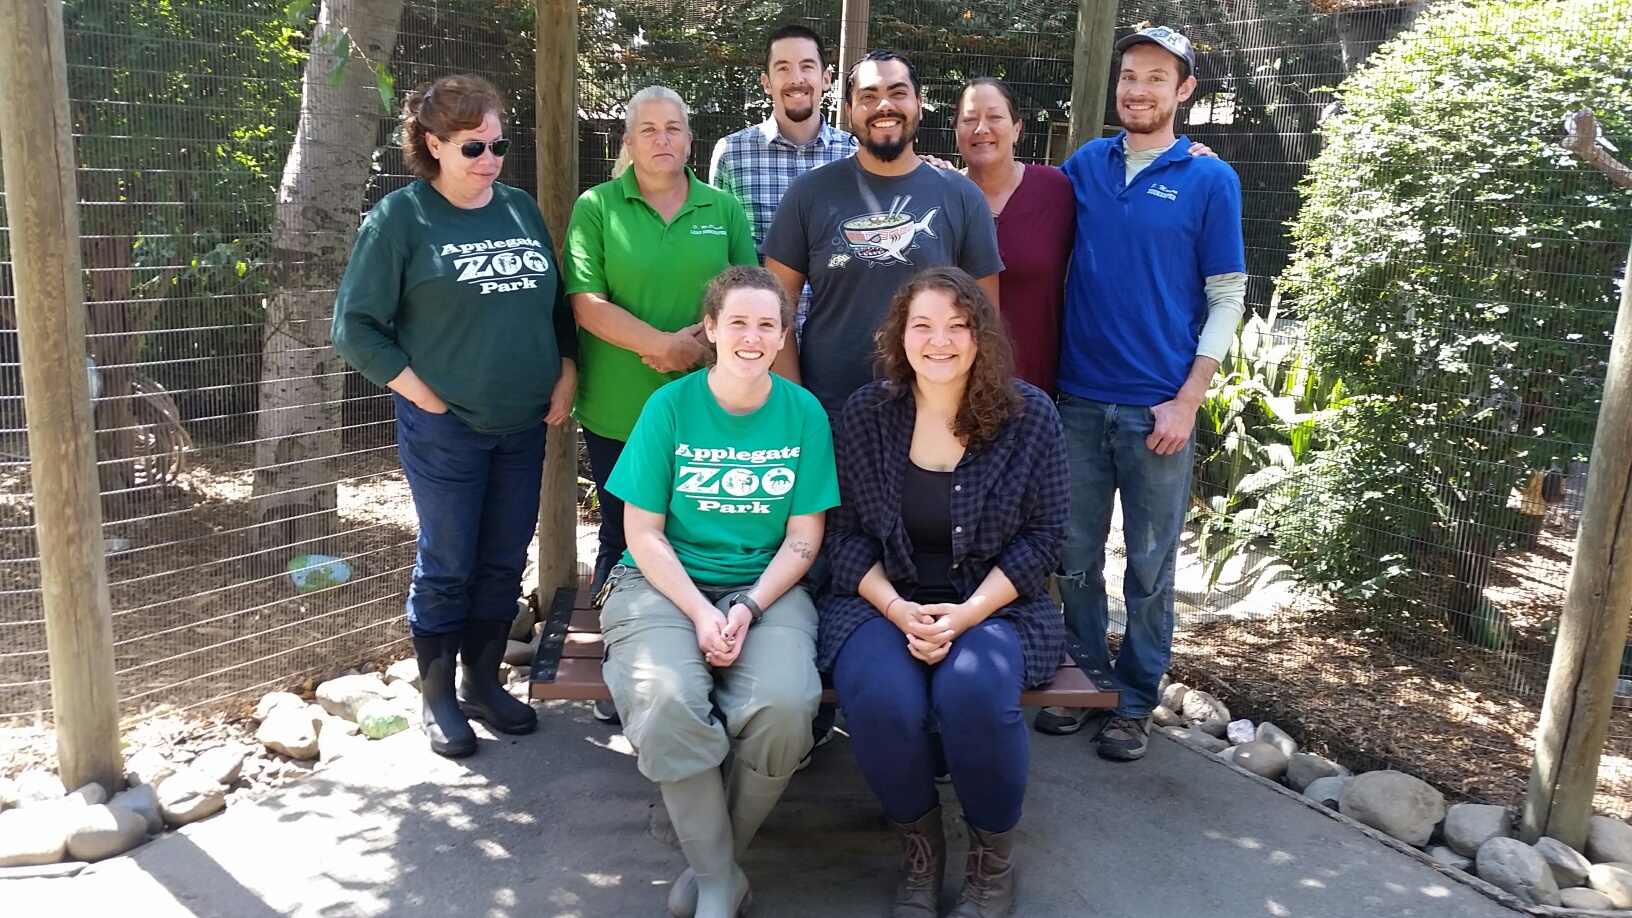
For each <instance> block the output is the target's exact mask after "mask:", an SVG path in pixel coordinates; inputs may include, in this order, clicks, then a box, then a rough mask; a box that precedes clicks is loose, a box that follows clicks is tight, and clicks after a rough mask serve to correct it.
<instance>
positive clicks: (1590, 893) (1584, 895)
mask: <svg viewBox="0 0 1632 918" xmlns="http://www.w3.org/2000/svg"><path fill="white" fill-rule="evenodd" d="M1558 904H1559V905H1562V906H1564V907H1565V908H1587V909H1599V910H1606V909H1612V908H1614V907H1615V902H1614V900H1612V899H1610V898H1609V897H1608V896H1606V895H1604V894H1603V893H1601V892H1599V891H1598V890H1596V889H1587V888H1586V887H1584V886H1577V887H1574V888H1573V889H1561V890H1559V891H1558Z"/></svg>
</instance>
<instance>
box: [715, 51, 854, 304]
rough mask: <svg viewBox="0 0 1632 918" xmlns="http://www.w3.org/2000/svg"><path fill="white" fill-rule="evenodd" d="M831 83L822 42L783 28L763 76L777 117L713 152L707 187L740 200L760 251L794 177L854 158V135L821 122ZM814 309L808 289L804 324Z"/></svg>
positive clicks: (724, 140)
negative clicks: (727, 192)
mask: <svg viewBox="0 0 1632 918" xmlns="http://www.w3.org/2000/svg"><path fill="white" fill-rule="evenodd" d="M832 83H833V71H832V70H831V69H830V68H829V67H828V65H827V51H826V49H825V48H824V47H823V46H822V39H821V37H820V36H818V35H817V34H816V33H815V32H813V31H811V30H810V29H807V28H805V27H804V26H801V25H785V26H783V27H781V28H779V29H777V30H776V31H775V32H772V33H771V37H770V38H768V39H766V41H765V72H764V73H762V74H760V75H759V85H760V86H762V87H764V89H765V92H766V94H768V95H769V96H770V97H771V117H769V118H767V119H765V121H764V122H763V123H761V124H755V125H750V126H749V127H745V128H743V129H742V130H740V131H737V132H736V133H734V134H729V135H727V136H725V137H722V138H720V142H719V143H718V144H715V146H714V157H713V159H712V160H711V161H710V163H709V169H708V174H709V183H710V184H712V185H713V186H714V187H715V188H719V189H721V190H722V191H729V192H731V193H732V194H734V195H736V196H737V199H738V200H740V201H742V207H743V209H744V210H746V211H748V224H749V226H751V227H752V228H753V231H754V245H756V246H763V245H764V243H765V231H766V230H768V229H770V226H771V216H772V215H773V214H775V213H776V206H777V205H778V204H780V203H781V202H782V195H783V193H785V192H786V191H787V190H788V185H789V184H791V183H792V182H793V180H794V179H796V178H798V177H799V176H801V175H804V174H805V173H806V172H809V171H810V170H812V169H814V168H816V167H817V166H821V165H826V164H827V163H830V162H833V161H834V160H839V159H844V158H845V157H847V156H850V155H851V154H853V153H855V152H856V138H855V136H854V135H852V134H850V133H849V132H848V131H841V130H839V129H838V128H836V127H833V126H831V125H829V124H828V123H827V122H826V121H824V120H823V119H822V97H823V96H825V95H826V94H827V88H828V86H830V85H831V84H832ZM761 257H762V258H763V257H764V253H763V251H762V252H761ZM809 305H810V288H808V287H807V288H805V293H804V295H803V296H801V297H800V298H799V320H798V323H799V324H800V325H803V324H804V317H805V310H806V309H807V308H808V307H809Z"/></svg>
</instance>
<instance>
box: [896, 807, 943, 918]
mask: <svg viewBox="0 0 1632 918" xmlns="http://www.w3.org/2000/svg"><path fill="white" fill-rule="evenodd" d="M890 828H892V829H894V830H895V835H896V837H897V838H899V839H901V885H900V886H897V887H896V888H895V901H894V902H892V903H891V904H890V918H936V916H937V915H939V914H940V913H941V912H940V904H941V879H942V878H943V877H945V876H946V832H945V831H944V830H943V829H942V828H941V808H940V807H938V806H937V807H935V808H933V809H931V810H930V811H929V812H927V813H925V814H924V815H922V816H920V817H918V820H917V821H916V822H911V823H907V824H906V825H902V824H901V823H899V822H891V823H890Z"/></svg>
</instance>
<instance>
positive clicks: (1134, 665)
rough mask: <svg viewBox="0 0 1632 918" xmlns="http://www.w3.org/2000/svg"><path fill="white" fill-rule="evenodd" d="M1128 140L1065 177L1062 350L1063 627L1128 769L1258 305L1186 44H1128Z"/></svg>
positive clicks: (1080, 722)
mask: <svg viewBox="0 0 1632 918" xmlns="http://www.w3.org/2000/svg"><path fill="white" fill-rule="evenodd" d="M1116 49H1117V50H1118V51H1120V52H1122V61H1121V66H1120V68H1119V70H1118V73H1117V84H1116V113H1117V116H1118V118H1119V119H1120V120H1121V121H1122V127H1123V131H1122V133H1120V134H1118V135H1117V136H1116V137H1113V138H1109V139H1101V140H1094V141H1092V142H1090V143H1088V144H1086V145H1084V146H1083V147H1082V149H1080V150H1078V151H1077V152H1076V153H1074V154H1072V156H1071V158H1070V159H1068V160H1066V163H1065V165H1064V166H1063V167H1062V168H1061V171H1063V172H1064V173H1065V175H1066V177H1067V178H1069V179H1070V180H1071V188H1072V191H1073V192H1074V193H1075V196H1076V204H1077V238H1076V245H1075V248H1074V249H1073V251H1072V254H1071V268H1070V271H1069V273H1068V274H1067V276H1066V292H1065V321H1064V328H1063V334H1062V341H1061V348H1060V372H1059V396H1058V398H1057V401H1058V404H1059V409H1060V418H1061V420H1063V421H1064V422H1065V429H1066V441H1067V445H1068V447H1069V450H1070V458H1071V526H1070V530H1069V532H1068V534H1067V536H1066V541H1065V546H1064V548H1063V549H1062V551H1061V555H1060V567H1061V570H1062V571H1064V574H1063V575H1062V576H1061V577H1060V580H1059V584H1060V596H1061V599H1062V600H1064V603H1065V624H1066V627H1067V628H1069V629H1070V630H1071V631H1072V632H1073V633H1074V634H1075V635H1076V636H1077V637H1078V638H1080V639H1081V640H1082V642H1083V643H1084V644H1085V645H1086V646H1087V648H1088V656H1089V663H1090V664H1092V665H1095V666H1098V667H1100V668H1109V669H1110V670H1111V675H1112V679H1113V681H1114V682H1115V683H1116V687H1117V689H1118V690H1119V691H1120V692H1121V703H1120V705H1119V706H1118V707H1117V708H1116V710H1115V711H1114V712H1112V713H1111V715H1110V716H1109V718H1108V719H1105V720H1102V721H1101V727H1100V730H1099V734H1098V739H1099V754H1100V755H1101V756H1103V757H1104V758H1108V759H1113V760H1120V761H1132V760H1135V759H1139V758H1141V757H1143V756H1144V754H1145V749H1146V747H1147V745H1148V743H1149V740H1148V734H1149V730H1150V726H1149V724H1150V712H1151V710H1152V709H1153V708H1154V707H1155V706H1156V703H1157V698H1158V692H1157V688H1158V686H1159V684H1160V681H1161V678H1162V674H1163V673H1164V672H1165V671H1166V670H1167V664H1168V659H1169V657H1170V655H1171V650H1172V642H1173V568H1174V562H1175V559H1176V556H1177V553H1178V546H1179V535H1180V533H1181V532H1182V531H1183V529H1184V517H1185V511H1186V510H1187V509H1188V507H1189V503H1190V470H1191V457H1192V454H1193V452H1194V450H1195V426H1196V411H1197V409H1198V407H1199V406H1200V405H1201V400H1202V398H1203V396H1204V395H1205V394H1206V392H1207V386H1208V383H1209V382H1210V381H1211V380H1212V378H1213V374H1214V373H1216V372H1217V371H1218V365H1219V363H1220V361H1222V360H1223V358H1224V356H1225V355H1226V354H1227V353H1228V352H1229V348H1230V343H1231V341H1232V340H1233V339H1234V336H1235V329H1236V326H1237V325H1238V324H1239V323H1240V321H1241V314H1242V311H1243V301H1244V298H1245V293H1246V273H1245V272H1246V255H1245V251H1244V248H1243V245H1242V238H1241V182H1240V180H1239V179H1238V178H1237V177H1236V174H1235V170H1233V169H1231V168H1230V166H1229V165H1228V164H1227V163H1225V162H1224V161H1223V160H1221V159H1212V158H1208V157H1193V156H1191V155H1190V154H1189V152H1188V150H1189V147H1190V139H1189V138H1188V137H1178V136H1175V133H1174V128H1173V124H1174V116H1175V114H1176V113H1177V111H1178V106H1179V103H1180V102H1183V101H1185V100H1186V99H1189V98H1190V96H1191V94H1192V93H1194V92H1195V89H1196V80H1195V77H1194V76H1192V75H1191V73H1192V71H1193V70H1194V69H1195V63H1196V60H1195V53H1194V52H1193V51H1192V50H1191V47H1190V41H1189V39H1187V38H1185V37H1184V36H1183V35H1181V34H1179V33H1178V32H1176V31H1174V30H1172V29H1169V28H1166V27H1156V28H1146V29H1143V30H1141V31H1138V32H1135V33H1134V34H1132V35H1129V36H1127V37H1126V38H1123V39H1122V40H1121V41H1119V42H1117V44H1116ZM1117 492H1120V496H1121V506H1122V531H1123V534H1124V536H1125V541H1126V544H1127V574H1126V578H1125V580H1124V581H1123V587H1122V594H1123V598H1124V600H1125V603H1126V607H1127V619H1128V625H1127V631H1126V633H1125V634H1124V636H1123V639H1122V647H1121V650H1120V651H1119V652H1118V654H1117V658H1116V662H1115V665H1114V666H1110V665H1109V651H1108V649H1107V646H1106V637H1105V633H1106V629H1107V620H1108V617H1109V608H1108V603H1107V599H1106V595H1105V541H1106V538H1107V536H1108V535H1109V533H1110V526H1111V504H1112V501H1113V499H1115V497H1116V495H1117ZM1089 720H1090V717H1089V714H1088V712H1087V711H1086V710H1081V709H1071V708H1046V709H1044V710H1042V711H1040V712H1038V715H1037V721H1036V727H1037V729H1038V730H1039V731H1041V732H1044V733H1053V734H1064V733H1075V732H1077V731H1078V730H1080V729H1082V728H1083V727H1084V726H1085V725H1086V724H1087V723H1088V722H1089Z"/></svg>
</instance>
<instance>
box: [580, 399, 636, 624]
mask: <svg viewBox="0 0 1632 918" xmlns="http://www.w3.org/2000/svg"><path fill="white" fill-rule="evenodd" d="M623 447H624V441H622V440H613V439H612V438H610V437H603V436H601V435H600V434H595V433H590V432H589V431H588V430H585V431H584V452H585V453H586V454H587V455H588V456H589V475H590V477H591V478H594V479H595V500H596V504H597V506H599V507H600V511H601V531H600V539H599V541H600V546H599V548H598V549H597V550H596V552H595V574H594V579H592V580H591V581H590V582H589V595H591V596H594V595H595V594H596V593H597V592H598V591H599V590H600V589H601V585H602V584H604V583H606V575H607V574H610V573H611V572H612V567H613V565H615V564H617V563H618V562H619V561H621V560H623V552H624V549H626V548H628V547H629V543H628V540H627V538H626V537H625V536H624V534H623V501H621V500H619V499H618V498H617V497H616V496H615V495H613V493H612V492H611V491H608V490H607V489H606V480H607V479H608V478H611V477H612V469H613V467H615V466H616V465H617V464H618V457H619V456H622V455H623Z"/></svg>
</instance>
